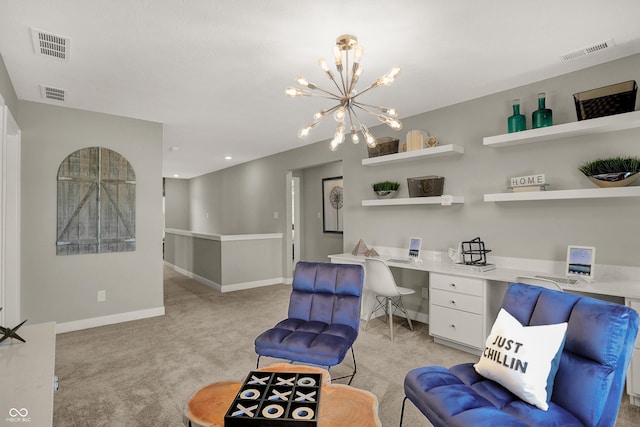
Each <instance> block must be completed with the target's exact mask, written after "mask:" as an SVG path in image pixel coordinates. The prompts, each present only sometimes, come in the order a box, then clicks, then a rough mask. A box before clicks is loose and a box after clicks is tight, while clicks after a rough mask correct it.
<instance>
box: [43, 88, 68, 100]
mask: <svg viewBox="0 0 640 427" xmlns="http://www.w3.org/2000/svg"><path fill="white" fill-rule="evenodd" d="M40 95H42V97H43V98H45V99H51V100H53V101H61V102H64V99H65V96H66V91H65V90H64V89H59V88H57V87H51V86H45V85H40Z"/></svg>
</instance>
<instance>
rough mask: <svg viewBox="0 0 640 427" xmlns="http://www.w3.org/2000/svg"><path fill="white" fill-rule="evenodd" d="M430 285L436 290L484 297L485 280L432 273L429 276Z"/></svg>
mask: <svg viewBox="0 0 640 427" xmlns="http://www.w3.org/2000/svg"><path fill="white" fill-rule="evenodd" d="M429 284H430V285H431V287H432V288H435V289H442V290H445V291H452V292H459V293H462V294H469V295H476V296H479V297H481V296H483V295H484V284H485V281H484V280H483V279H475V278H473V277H463V276H454V275H451V274H440V273H431V274H430V275H429Z"/></svg>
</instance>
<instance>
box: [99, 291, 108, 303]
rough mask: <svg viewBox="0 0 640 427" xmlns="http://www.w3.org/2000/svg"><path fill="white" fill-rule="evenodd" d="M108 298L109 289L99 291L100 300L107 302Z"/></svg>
mask: <svg viewBox="0 0 640 427" xmlns="http://www.w3.org/2000/svg"><path fill="white" fill-rule="evenodd" d="M106 300H107V291H98V302H105V301H106Z"/></svg>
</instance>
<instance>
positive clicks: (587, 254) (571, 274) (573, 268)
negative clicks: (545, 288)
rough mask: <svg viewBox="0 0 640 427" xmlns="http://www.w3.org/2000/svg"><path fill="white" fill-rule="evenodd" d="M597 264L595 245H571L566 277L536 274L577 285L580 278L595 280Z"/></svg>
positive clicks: (539, 276)
mask: <svg viewBox="0 0 640 427" xmlns="http://www.w3.org/2000/svg"><path fill="white" fill-rule="evenodd" d="M595 266H596V248H594V247H593V246H577V245H569V246H568V247H567V261H566V264H565V271H564V274H565V277H552V276H542V275H536V276H535V277H538V278H541V279H548V280H553V281H554V282H556V283H559V284H561V285H562V284H565V285H566V284H569V285H575V284H576V283H578V281H579V280H582V281H585V282H593V280H594V277H595V276H594V270H595Z"/></svg>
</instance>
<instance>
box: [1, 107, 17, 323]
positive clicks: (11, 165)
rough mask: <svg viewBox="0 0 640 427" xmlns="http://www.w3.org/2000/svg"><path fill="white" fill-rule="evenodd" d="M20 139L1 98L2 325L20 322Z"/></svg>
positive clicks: (15, 125)
mask: <svg viewBox="0 0 640 427" xmlns="http://www.w3.org/2000/svg"><path fill="white" fill-rule="evenodd" d="M20 139H21V132H20V128H19V127H18V124H17V123H16V121H15V119H14V118H13V116H12V115H11V112H10V111H9V108H8V107H7V106H6V105H4V100H3V99H2V98H1V97H0V143H1V145H2V146H1V149H0V206H1V209H0V307H3V310H2V311H0V324H3V325H15V324H18V322H19V319H20Z"/></svg>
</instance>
